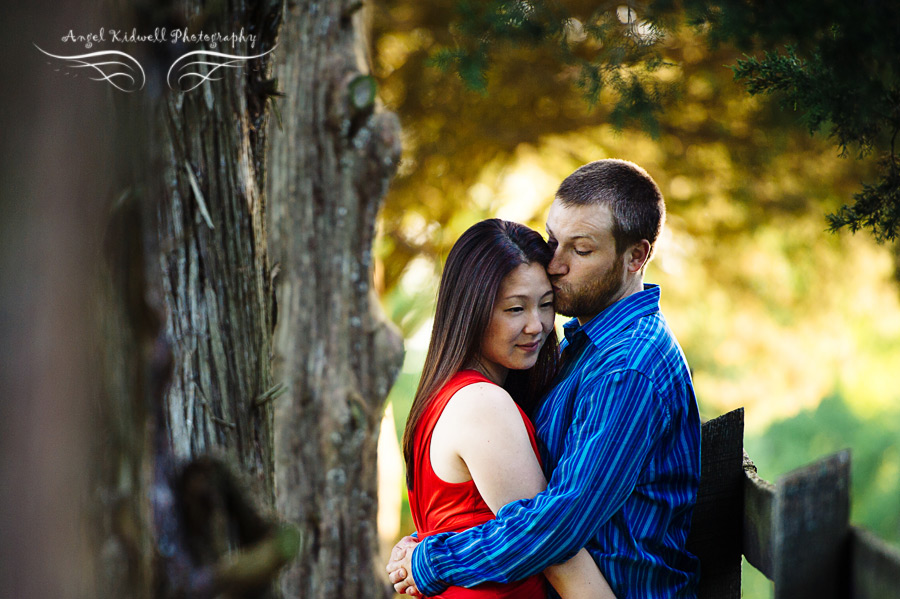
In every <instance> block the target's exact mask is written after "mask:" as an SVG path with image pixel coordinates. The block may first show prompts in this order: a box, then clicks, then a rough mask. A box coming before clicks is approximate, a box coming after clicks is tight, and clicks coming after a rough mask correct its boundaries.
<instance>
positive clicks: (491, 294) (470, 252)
mask: <svg viewBox="0 0 900 599" xmlns="http://www.w3.org/2000/svg"><path fill="white" fill-rule="evenodd" d="M552 257H553V252H552V251H551V250H550V248H549V247H548V246H547V243H546V242H545V241H544V240H543V238H542V237H541V236H540V234H538V233H537V232H535V231H533V230H531V229H529V228H528V227H526V226H525V225H520V224H519V223H514V222H510V221H505V220H500V219H498V218H492V219H488V220H484V221H481V222H479V223H476V224H475V225H472V226H471V227H469V229H468V230H467V231H466V232H465V233H463V234H462V236H461V237H460V238H459V239H458V240H457V241H456V243H455V244H453V248H452V249H451V250H450V254H449V255H448V256H447V262H446V264H445V265H444V272H443V275H442V276H441V284H440V287H439V289H438V298H437V305H436V307H435V316H434V326H433V328H432V330H431V341H430V342H429V344H428V353H427V354H426V356H425V365H424V367H423V368H422V378H421V379H420V380H419V387H418V389H417V390H416V396H415V398H414V399H413V403H412V407H411V408H410V411H409V416H408V417H407V419H406V429H405V430H404V432H403V457H404V459H405V461H406V484H407V487H408V488H410V489H412V485H413V468H414V464H415V457H416V456H415V455H414V454H415V452H414V449H415V448H414V447H413V439H414V436H415V430H416V425H417V424H418V423H419V420H421V418H422V414H424V412H425V409H426V408H427V407H428V404H429V403H430V402H431V401H432V400H433V399H434V396H435V394H436V393H437V392H438V391H439V390H440V389H441V387H443V386H444V385H445V384H446V383H447V381H449V380H450V378H451V377H452V376H453V375H455V374H456V373H457V372H459V371H460V370H461V369H462V368H463V367H465V366H466V365H467V364H469V363H471V362H473V361H474V360H475V359H476V358H477V357H478V355H479V352H480V349H481V340H482V338H483V337H484V333H485V331H486V330H487V327H488V324H489V322H490V319H491V312H492V311H493V308H494V301H495V300H496V298H497V292H498V290H499V289H500V283H501V281H503V278H504V277H505V276H506V275H508V274H509V273H510V272H512V271H513V270H514V269H515V268H516V267H518V266H519V265H521V264H532V263H537V264H540V265H542V266H543V267H545V268H546V267H547V265H548V264H550V259H551V258H552ZM557 345H558V344H557V339H556V331H555V330H553V331H551V333H550V335H549V336H548V337H547V340H546V341H545V342H544V346H543V347H542V348H541V351H540V353H539V354H538V360H537V363H536V364H535V365H534V367H532V368H530V369H528V370H510V371H509V374H508V375H507V378H506V382H505V384H504V388H505V389H507V391H509V392H510V395H512V397H513V399H515V400H516V402H517V403H518V404H519V405H520V406H522V409H523V410H525V412H527V413H529V414H531V413H532V411H533V409H534V407H535V405H536V403H537V401H538V400H539V399H540V397H541V395H542V394H543V393H544V392H545V391H546V389H547V387H548V386H549V384H550V382H551V381H552V379H553V376H554V375H555V374H556V368H557V364H558V361H559V350H558V347H557Z"/></svg>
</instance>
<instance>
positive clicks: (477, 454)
mask: <svg viewBox="0 0 900 599" xmlns="http://www.w3.org/2000/svg"><path fill="white" fill-rule="evenodd" d="M551 257H552V252H551V251H550V249H549V248H548V246H547V244H546V243H545V242H544V240H543V239H542V238H541V236H540V235H539V234H537V233H536V232H534V231H532V230H531V229H529V228H528V227H525V226H523V225H520V224H517V223H512V222H507V221H503V220H499V219H490V220H486V221H482V222H480V223H478V224H476V225H474V226H472V227H471V228H469V230H467V231H466V232H465V233H464V234H463V235H462V237H460V238H459V240H458V241H457V242H456V244H454V246H453V249H452V250H450V255H449V256H448V257H447V263H446V265H445V266H444V273H443V276H442V277H441V285H440V289H439V291H438V300H437V308H436V314H435V320H434V328H433V330H432V334H431V342H430V344H429V347H428V354H427V356H426V358H425V366H424V369H423V372H422V378H421V380H420V381H419V388H418V390H417V391H416V396H415V399H414V400H413V404H412V408H411V409H410V413H409V418H408V419H407V422H406V430H405V432H404V435H403V453H404V457H405V459H406V467H407V487H408V488H409V503H410V509H411V511H412V515H413V520H414V522H415V525H416V530H417V531H418V535H419V537H420V538H424V537H426V536H428V535H430V534H435V533H439V532H449V531H460V530H465V529H467V528H470V527H472V526H477V525H478V524H481V523H483V522H486V521H487V520H490V519H492V518H493V517H494V515H495V514H496V513H497V510H499V509H500V508H501V507H502V506H504V505H506V504H507V503H509V502H511V501H515V500H517V499H523V498H527V497H533V496H534V495H536V494H537V493H539V492H540V491H542V490H543V489H544V488H545V487H546V480H545V479H544V475H543V473H542V471H541V467H540V462H539V457H538V451H537V445H536V443H535V436H534V426H533V425H532V424H531V421H530V420H529V419H528V416H527V415H526V411H529V410H530V409H531V408H532V407H533V406H534V404H535V402H536V401H537V400H538V399H539V398H540V396H541V394H542V393H543V392H544V391H545V390H546V388H547V386H548V385H549V383H550V381H551V379H552V378H553V375H554V373H555V370H556V365H557V342H556V333H555V331H554V328H553V320H554V311H553V290H552V287H551V286H550V281H549V280H548V278H547V273H546V270H545V269H546V266H547V265H548V264H549V262H550V258H551ZM514 399H515V401H514ZM544 576H546V578H547V579H548V580H549V581H550V582H551V584H553V586H554V588H555V589H556V591H557V592H558V593H559V594H560V595H561V596H562V597H563V598H564V599H568V598H576V597H577V598H579V599H583V598H589V597H604V598H611V597H613V594H612V591H611V590H610V588H609V586H608V585H607V584H606V580H605V579H604V578H603V576H602V575H601V574H600V571H599V570H598V569H597V566H596V565H595V564H594V561H593V559H592V558H591V557H590V555H589V554H588V552H587V551H586V550H584V549H582V550H581V552H579V553H578V554H577V555H576V556H575V557H573V558H572V559H571V560H569V561H568V562H566V563H564V564H560V565H556V566H552V567H550V568H548V569H546V570H545V571H544ZM440 596H441V597H444V598H448V599H449V598H467V599H476V598H477V599H488V598H492V599H493V598H502V597H516V598H518V599H544V598H545V597H546V590H545V585H544V577H543V576H540V575H536V576H532V577H530V578H527V579H525V580H522V581H518V582H515V583H510V584H498V583H487V584H484V585H480V586H478V587H476V588H474V589H464V588H462V587H451V588H449V589H448V590H447V591H445V592H444V593H443V594H441V595H440Z"/></svg>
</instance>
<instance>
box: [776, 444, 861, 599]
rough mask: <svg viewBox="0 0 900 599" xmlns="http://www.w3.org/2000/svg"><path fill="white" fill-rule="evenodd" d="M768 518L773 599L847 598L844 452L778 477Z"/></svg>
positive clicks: (847, 458)
mask: <svg viewBox="0 0 900 599" xmlns="http://www.w3.org/2000/svg"><path fill="white" fill-rule="evenodd" d="M772 516H773V518H772V550H773V560H772V569H773V576H772V580H773V581H774V582H775V599H788V598H791V599H803V598H804V597H810V598H815V599H838V598H843V597H847V596H848V595H849V584H848V583H849V580H848V578H849V577H848V575H847V574H848V572H847V570H848V568H847V567H846V566H847V559H846V558H847V549H848V539H849V536H848V533H849V519H850V452H849V451H847V450H844V451H841V452H839V453H836V454H834V455H832V456H829V457H827V458H825V459H823V460H820V461H818V462H815V463H813V464H810V465H809V466H806V467H803V468H800V469H798V470H794V471H793V472H790V473H788V474H786V475H784V476H783V477H781V478H780V479H779V480H778V483H777V484H776V485H775V503H774V508H773V514H772Z"/></svg>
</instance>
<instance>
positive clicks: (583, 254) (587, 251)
mask: <svg viewBox="0 0 900 599" xmlns="http://www.w3.org/2000/svg"><path fill="white" fill-rule="evenodd" d="M575 253H576V254H578V255H579V256H587V255H588V254H590V253H591V250H575Z"/></svg>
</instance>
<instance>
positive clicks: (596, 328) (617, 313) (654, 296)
mask: <svg viewBox="0 0 900 599" xmlns="http://www.w3.org/2000/svg"><path fill="white" fill-rule="evenodd" d="M655 312H659V285H650V284H645V285H644V289H643V290H642V291H638V292H637V293H633V294H631V295H629V296H628V297H626V298H624V299H621V300H619V301H617V302H616V303H614V304H613V305H611V306H609V307H607V308H606V309H605V310H604V311H603V312H601V313H600V314H598V315H597V316H595V317H593V318H592V319H590V320H589V321H588V322H586V323H585V324H584V326H580V325H579V324H578V319H577V318H573V319H572V320H570V321H569V322H567V323H565V324H564V325H563V335H565V338H566V345H571V344H572V343H574V342H575V339H576V338H577V337H578V336H579V333H581V332H582V331H583V332H584V333H585V334H586V335H587V337H588V338H589V339H590V340H591V341H592V342H593V343H594V345H596V346H597V347H602V346H603V344H604V342H605V341H606V340H607V339H609V338H610V337H613V336H614V335H615V334H616V333H618V332H619V331H621V330H623V329H625V328H627V327H628V326H629V325H631V324H632V323H633V322H634V321H636V320H638V319H639V318H643V317H644V316H648V315H650V314H653V313H655Z"/></svg>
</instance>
